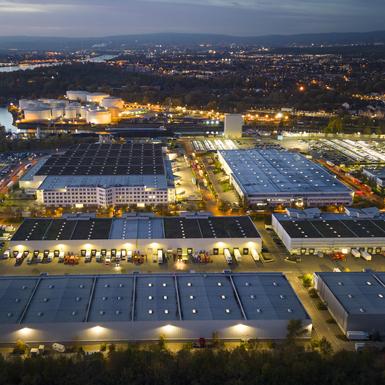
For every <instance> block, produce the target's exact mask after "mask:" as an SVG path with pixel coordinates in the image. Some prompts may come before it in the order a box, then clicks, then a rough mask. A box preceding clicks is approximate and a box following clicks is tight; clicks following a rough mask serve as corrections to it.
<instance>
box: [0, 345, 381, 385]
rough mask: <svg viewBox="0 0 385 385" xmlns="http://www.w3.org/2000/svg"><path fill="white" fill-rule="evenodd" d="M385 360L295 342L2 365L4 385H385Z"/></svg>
mask: <svg viewBox="0 0 385 385" xmlns="http://www.w3.org/2000/svg"><path fill="white" fill-rule="evenodd" d="M384 370H385V360H384V355H383V354H382V353H378V352H372V351H364V352H360V353H356V352H347V351H341V352H338V353H335V354H323V353H320V352H319V351H311V350H310V351H309V350H305V349H304V348H303V347H300V346H297V345H296V344H294V343H292V342H290V343H289V342H287V343H284V344H283V345H281V346H279V347H275V348H274V349H271V350H263V349H261V348H260V347H259V345H258V343H256V344H250V343H248V344H245V345H243V346H240V347H238V348H235V349H233V350H225V349H223V348H216V349H212V348H210V349H209V348H206V349H197V350H191V349H189V348H185V349H182V350H180V351H179V352H177V353H172V352H170V351H168V350H166V349H165V348H164V347H163V346H161V345H154V346H153V347H149V348H143V347H142V348H140V347H138V346H136V345H129V347H128V348H127V349H126V350H124V351H115V350H113V349H111V351H110V352H109V353H106V356H103V355H102V353H94V354H92V355H84V354H81V353H78V354H77V355H74V356H73V357H72V358H65V357H58V358H54V357H35V358H27V359H25V360H23V359H19V358H14V359H8V360H4V359H1V360H0V381H1V383H2V384H4V385H5V384H7V385H18V384H20V385H48V384H49V385H67V384H68V385H85V384H87V385H120V384H122V385H123V384H127V385H128V384H130V385H149V384H157V385H190V384H191V385H200V384H202V385H211V384H213V385H218V384H221V385H242V384H245V385H270V384H271V385H302V384H303V385H306V384H311V385H345V384H346V385H368V384H383V383H384V374H385V371H384Z"/></svg>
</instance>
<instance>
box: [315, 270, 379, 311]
mask: <svg viewBox="0 0 385 385" xmlns="http://www.w3.org/2000/svg"><path fill="white" fill-rule="evenodd" d="M316 274H317V275H318V277H320V278H321V279H322V281H323V282H324V283H325V285H326V286H327V287H328V288H329V289H330V291H331V292H332V293H333V295H334V296H335V297H336V299H337V300H338V301H339V303H340V304H341V305H342V307H343V308H344V309H345V311H346V312H347V313H349V314H362V315H364V314H383V315H384V316H385V285H384V282H385V279H384V278H385V275H384V273H371V272H353V273H351V272H349V273H342V272H341V273H334V272H325V273H316Z"/></svg>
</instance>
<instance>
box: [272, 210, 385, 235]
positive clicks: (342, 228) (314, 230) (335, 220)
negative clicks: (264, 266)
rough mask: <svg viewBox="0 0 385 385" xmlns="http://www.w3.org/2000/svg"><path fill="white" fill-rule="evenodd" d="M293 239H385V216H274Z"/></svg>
mask: <svg viewBox="0 0 385 385" xmlns="http://www.w3.org/2000/svg"><path fill="white" fill-rule="evenodd" d="M273 215H274V216H275V218H277V220H278V221H279V223H280V224H281V225H282V227H283V229H284V230H285V231H286V233H287V234H288V235H289V236H290V237H291V238H317V239H318V238H385V216H384V215H379V216H376V217H373V218H357V217H351V216H349V215H346V214H331V215H328V214H322V215H321V216H320V217H318V218H296V217H291V216H290V215H287V214H273Z"/></svg>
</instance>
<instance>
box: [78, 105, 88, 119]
mask: <svg viewBox="0 0 385 385" xmlns="http://www.w3.org/2000/svg"><path fill="white" fill-rule="evenodd" d="M87 112H88V108H87V107H84V106H83V107H81V108H80V119H83V120H86V119H87Z"/></svg>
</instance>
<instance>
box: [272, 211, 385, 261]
mask: <svg viewBox="0 0 385 385" xmlns="http://www.w3.org/2000/svg"><path fill="white" fill-rule="evenodd" d="M272 227H273V229H274V231H275V232H276V233H277V235H278V236H279V238H280V239H281V240H282V242H283V243H284V245H285V246H286V248H287V249H288V250H289V252H290V253H292V254H315V253H318V252H322V253H324V252H326V253H329V252H335V251H338V252H341V253H343V254H348V253H351V252H352V253H353V254H354V256H356V257H358V258H359V257H360V254H363V252H365V253H364V255H367V254H369V255H371V254H380V253H382V252H383V251H385V215H384V214H383V213H381V212H379V210H378V209H375V208H369V209H347V210H346V213H344V214H332V213H321V212H320V211H319V210H318V209H309V210H291V209H290V210H287V213H286V214H279V213H274V214H273V216H272ZM367 258H370V256H367Z"/></svg>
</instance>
